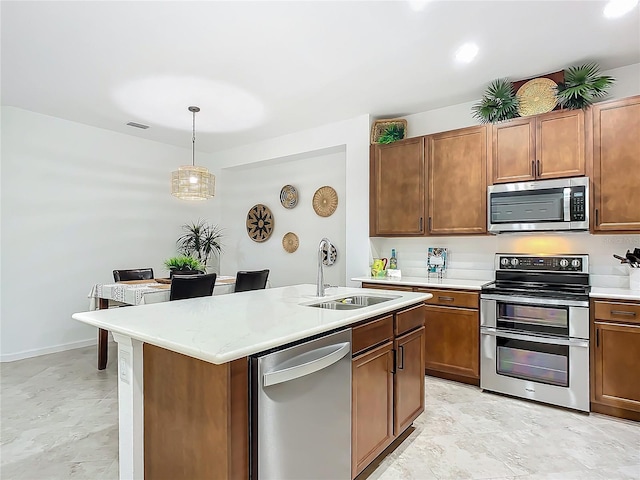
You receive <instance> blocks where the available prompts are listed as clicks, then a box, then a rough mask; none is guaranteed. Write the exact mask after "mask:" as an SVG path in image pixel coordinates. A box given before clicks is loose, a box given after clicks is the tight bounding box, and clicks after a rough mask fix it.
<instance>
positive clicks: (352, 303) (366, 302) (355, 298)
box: [307, 295, 400, 310]
mask: <svg viewBox="0 0 640 480" xmlns="http://www.w3.org/2000/svg"><path fill="white" fill-rule="evenodd" d="M396 298H400V296H398V295H396V296H390V297H377V296H372V295H351V296H349V297H344V298H337V299H335V300H325V301H323V302H319V303H312V304H310V305H307V306H308V307H316V308H326V309H328V310H355V309H358V308H364V307H370V306H371V305H377V304H378V303H382V302H388V301H389V300H395V299H396Z"/></svg>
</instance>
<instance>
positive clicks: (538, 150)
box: [491, 110, 586, 183]
mask: <svg viewBox="0 0 640 480" xmlns="http://www.w3.org/2000/svg"><path fill="white" fill-rule="evenodd" d="M492 132H493V134H492V137H493V138H492V147H493V148H492V150H493V155H492V163H491V167H492V178H493V183H508V182H520V181H526V180H544V179H551V178H564V177H577V176H582V175H585V173H586V170H585V133H584V112H583V111H582V110H559V111H554V112H549V113H545V114H542V115H537V116H534V117H526V118H520V119H517V120H511V121H509V122H505V123H501V124H497V125H493V127H492Z"/></svg>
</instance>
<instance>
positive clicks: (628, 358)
mask: <svg viewBox="0 0 640 480" xmlns="http://www.w3.org/2000/svg"><path fill="white" fill-rule="evenodd" d="M595 332H596V342H595V343H596V348H595V358H594V360H595V361H594V369H595V372H594V374H593V376H592V378H593V383H594V385H593V386H592V388H593V396H592V400H593V401H594V402H598V403H601V404H604V405H608V406H611V407H618V408H625V409H628V410H633V411H636V412H640V382H638V365H640V325H621V324H613V323H603V322H598V321H596V322H595Z"/></svg>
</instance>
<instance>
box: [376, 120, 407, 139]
mask: <svg viewBox="0 0 640 480" xmlns="http://www.w3.org/2000/svg"><path fill="white" fill-rule="evenodd" d="M403 138H404V125H401V124H398V123H392V124H390V125H388V126H387V128H385V130H384V132H382V135H380V138H378V143H385V144H386V143H393V142H397V141H398V140H402V139H403Z"/></svg>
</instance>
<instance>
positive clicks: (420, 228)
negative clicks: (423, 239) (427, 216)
mask: <svg viewBox="0 0 640 480" xmlns="http://www.w3.org/2000/svg"><path fill="white" fill-rule="evenodd" d="M419 230H420V231H422V217H420V227H419Z"/></svg>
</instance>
